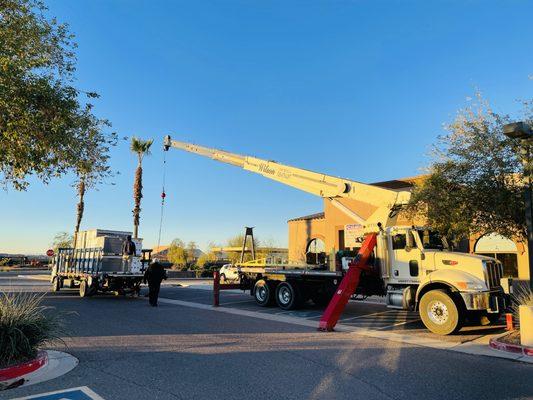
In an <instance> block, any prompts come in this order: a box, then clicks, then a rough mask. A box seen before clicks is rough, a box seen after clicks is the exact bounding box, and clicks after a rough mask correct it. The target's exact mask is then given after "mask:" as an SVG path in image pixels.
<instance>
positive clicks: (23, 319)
mask: <svg viewBox="0 0 533 400" xmlns="http://www.w3.org/2000/svg"><path fill="white" fill-rule="evenodd" d="M43 297H44V295H39V294H35V293H31V294H30V293H12V294H7V293H0V368H5V367H7V366H10V365H14V364H17V363H20V362H24V361H27V360H31V359H32V358H35V357H36V356H37V352H38V350H39V349H40V348H41V347H42V346H44V345H45V344H51V343H53V342H57V341H61V339H60V337H59V334H60V333H61V332H62V323H61V320H60V316H59V315H57V314H52V313H49V312H46V310H47V309H48V307H45V306H43V305H42V300H43Z"/></svg>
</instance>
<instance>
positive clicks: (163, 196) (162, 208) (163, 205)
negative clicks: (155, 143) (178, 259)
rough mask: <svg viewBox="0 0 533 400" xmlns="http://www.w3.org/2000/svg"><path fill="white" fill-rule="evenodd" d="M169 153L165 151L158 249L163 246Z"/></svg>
mask: <svg viewBox="0 0 533 400" xmlns="http://www.w3.org/2000/svg"><path fill="white" fill-rule="evenodd" d="M166 167H167V152H166V151H163V190H162V191H161V217H160V219H159V237H158V238H157V247H158V248H159V247H160V246H161V230H162V228H163V210H164V208H165V197H166V193H165V178H166V171H167V168H166Z"/></svg>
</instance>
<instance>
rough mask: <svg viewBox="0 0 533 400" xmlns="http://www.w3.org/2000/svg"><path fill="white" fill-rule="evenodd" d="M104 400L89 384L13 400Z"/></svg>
mask: <svg viewBox="0 0 533 400" xmlns="http://www.w3.org/2000/svg"><path fill="white" fill-rule="evenodd" d="M30 399H31V400H104V399H103V398H102V397H100V396H99V395H97V394H96V393H95V392H93V391H92V390H91V389H89V388H88V387H87V386H83V387H77V388H71V389H64V390H58V391H55V392H48V393H41V394H36V395H32V396H27V397H19V398H17V399H13V400H30Z"/></svg>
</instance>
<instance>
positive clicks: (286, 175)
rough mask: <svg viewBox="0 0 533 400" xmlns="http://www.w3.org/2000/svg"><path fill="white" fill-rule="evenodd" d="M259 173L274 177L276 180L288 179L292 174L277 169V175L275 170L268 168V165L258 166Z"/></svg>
mask: <svg viewBox="0 0 533 400" xmlns="http://www.w3.org/2000/svg"><path fill="white" fill-rule="evenodd" d="M259 172H261V173H263V174H268V175H276V176H277V177H278V178H284V179H289V178H290V177H291V176H292V174H291V173H290V172H289V171H287V170H285V169H282V168H280V169H278V170H277V173H276V170H275V169H274V168H270V167H269V166H268V164H264V163H262V164H259Z"/></svg>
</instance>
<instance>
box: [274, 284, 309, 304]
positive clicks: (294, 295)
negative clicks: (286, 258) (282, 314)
mask: <svg viewBox="0 0 533 400" xmlns="http://www.w3.org/2000/svg"><path fill="white" fill-rule="evenodd" d="M276 303H277V304H278V307H279V308H281V309H282V310H294V309H295V308H298V307H300V306H301V305H302V303H303V301H302V296H301V292H300V288H299V287H298V285H297V284H296V283H292V282H281V283H280V284H279V285H278V287H277V288H276Z"/></svg>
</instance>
